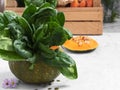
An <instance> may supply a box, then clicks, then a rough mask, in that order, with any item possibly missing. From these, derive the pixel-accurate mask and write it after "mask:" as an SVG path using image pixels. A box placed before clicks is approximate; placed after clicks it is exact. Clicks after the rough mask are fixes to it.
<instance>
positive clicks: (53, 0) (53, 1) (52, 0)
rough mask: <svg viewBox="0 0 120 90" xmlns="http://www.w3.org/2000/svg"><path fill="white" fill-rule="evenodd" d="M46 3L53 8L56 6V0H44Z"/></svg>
mask: <svg viewBox="0 0 120 90" xmlns="http://www.w3.org/2000/svg"><path fill="white" fill-rule="evenodd" d="M46 1H47V2H49V3H50V4H51V6H52V7H53V8H55V7H56V6H57V0H46Z"/></svg>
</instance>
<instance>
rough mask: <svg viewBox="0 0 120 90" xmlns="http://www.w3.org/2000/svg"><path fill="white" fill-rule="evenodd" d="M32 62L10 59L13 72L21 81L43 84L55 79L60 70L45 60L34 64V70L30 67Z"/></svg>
mask: <svg viewBox="0 0 120 90" xmlns="http://www.w3.org/2000/svg"><path fill="white" fill-rule="evenodd" d="M30 66H31V63H29V62H27V61H9V67H10V70H11V72H12V73H13V74H14V75H15V76H16V77H17V78H18V79H20V80H21V81H23V82H25V83H31V84H43V83H49V82H51V81H53V80H54V79H55V78H56V77H57V76H58V75H59V74H60V72H59V71H58V70H57V69H56V68H54V67H51V66H49V65H47V64H45V63H44V62H43V61H40V60H39V61H38V62H36V63H35V64H34V68H33V70H30V69H29V67H30Z"/></svg>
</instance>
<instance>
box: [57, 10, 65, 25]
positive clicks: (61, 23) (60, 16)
mask: <svg viewBox="0 0 120 90" xmlns="http://www.w3.org/2000/svg"><path fill="white" fill-rule="evenodd" d="M57 19H58V21H59V23H60V25H61V26H64V23H65V16H64V14H63V12H58V13H57Z"/></svg>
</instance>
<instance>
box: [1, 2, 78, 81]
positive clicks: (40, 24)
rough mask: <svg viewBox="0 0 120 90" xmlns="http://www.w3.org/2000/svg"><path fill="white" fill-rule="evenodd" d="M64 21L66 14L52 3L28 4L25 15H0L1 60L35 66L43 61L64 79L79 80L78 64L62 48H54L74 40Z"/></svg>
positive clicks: (8, 13) (9, 13)
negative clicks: (26, 62)
mask: <svg viewBox="0 0 120 90" xmlns="http://www.w3.org/2000/svg"><path fill="white" fill-rule="evenodd" d="M64 22H65V17H64V14H63V13H62V12H58V11H57V10H56V9H55V8H53V7H51V4H50V3H48V2H45V3H42V4H41V5H40V6H39V7H38V6H36V5H34V4H30V5H28V6H27V7H26V8H25V11H24V12H23V14H22V16H19V15H17V14H16V13H14V12H12V11H4V12H3V13H0V57H1V58H3V59H5V60H8V61H29V62H30V63H31V66H33V65H34V63H35V62H36V61H38V60H43V61H44V62H45V63H46V64H48V65H51V66H53V67H55V68H57V69H58V70H59V71H60V72H61V73H62V74H63V75H64V76H66V77H68V78H70V79H76V78H77V69H76V63H75V61H74V60H73V59H72V58H71V57H70V56H68V55H67V54H66V53H64V52H63V51H60V50H59V49H57V50H51V49H50V47H51V46H60V45H62V44H63V43H64V42H65V41H66V40H68V39H70V38H71V37H72V34H71V33H70V32H69V31H68V30H67V29H66V28H64ZM30 68H32V67H30Z"/></svg>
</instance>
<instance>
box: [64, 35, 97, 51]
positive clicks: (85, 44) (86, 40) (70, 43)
mask: <svg viewBox="0 0 120 90" xmlns="http://www.w3.org/2000/svg"><path fill="white" fill-rule="evenodd" d="M63 47H65V48H66V49H68V50H70V51H74V52H88V51H92V50H94V49H96V48H97V47H98V43H97V41H96V40H94V39H93V38H91V37H88V36H76V37H72V38H71V39H70V40H67V41H66V42H65V43H64V44H63Z"/></svg>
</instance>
